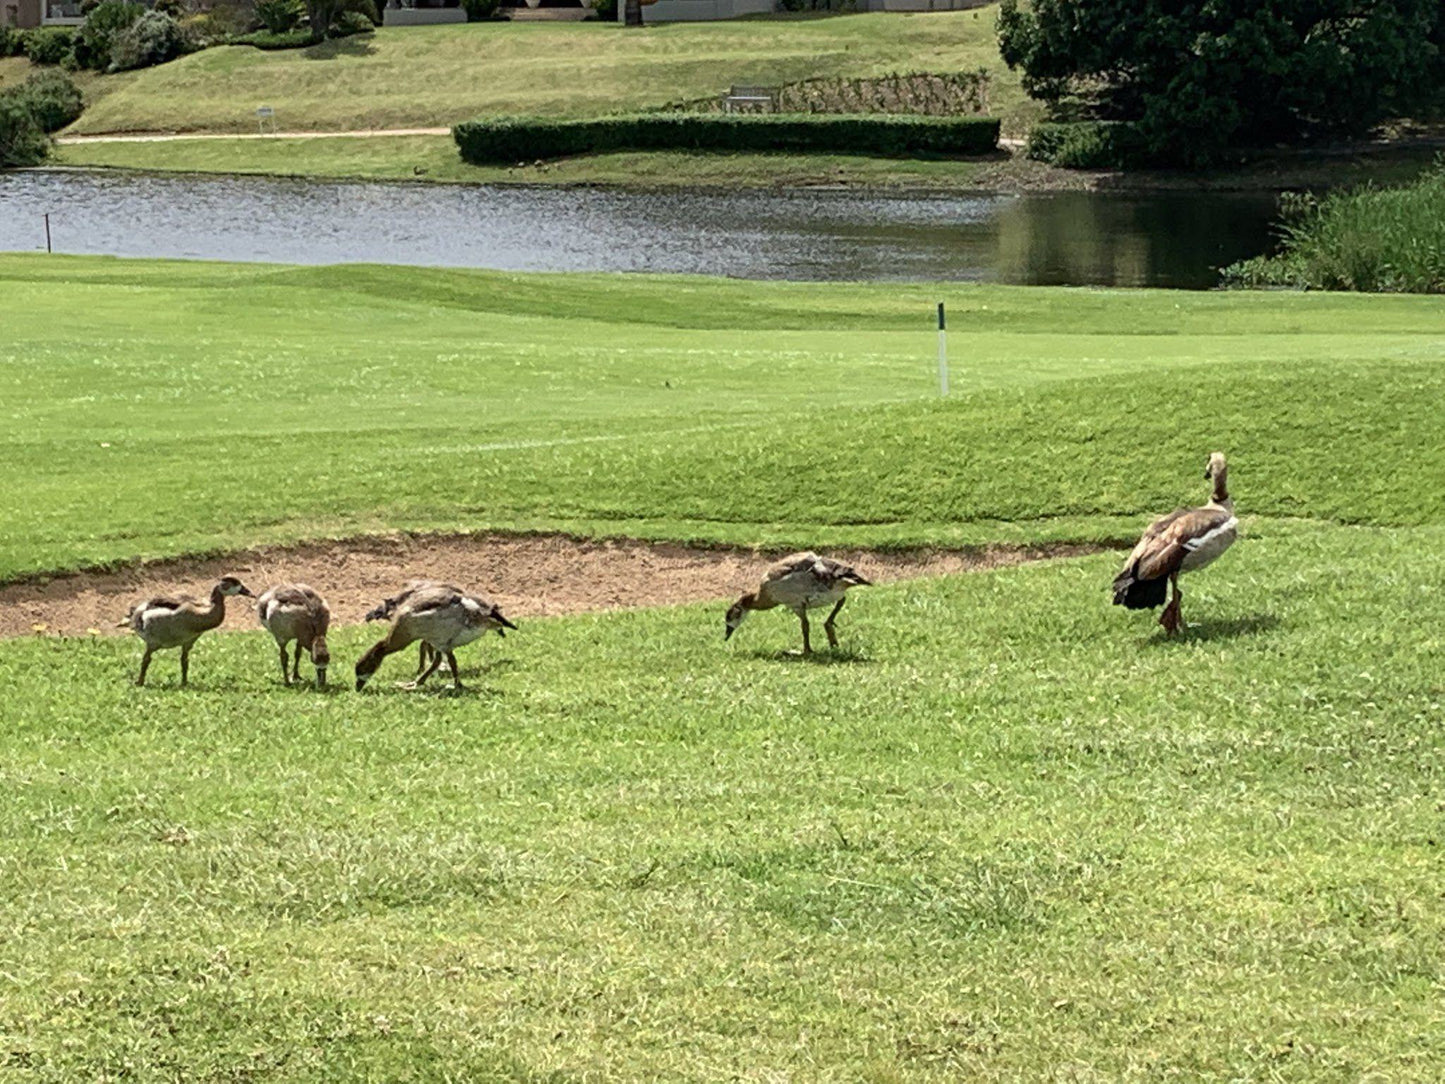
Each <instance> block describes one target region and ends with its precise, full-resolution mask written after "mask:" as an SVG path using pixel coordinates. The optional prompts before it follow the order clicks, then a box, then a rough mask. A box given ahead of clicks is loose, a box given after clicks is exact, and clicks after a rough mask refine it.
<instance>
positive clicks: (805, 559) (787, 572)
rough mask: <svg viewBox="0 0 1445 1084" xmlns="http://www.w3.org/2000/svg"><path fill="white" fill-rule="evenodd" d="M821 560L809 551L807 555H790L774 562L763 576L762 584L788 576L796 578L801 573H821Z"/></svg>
mask: <svg viewBox="0 0 1445 1084" xmlns="http://www.w3.org/2000/svg"><path fill="white" fill-rule="evenodd" d="M822 563H823V558H821V557H819V556H818V555H817V554H816V553H813V552H812V551H811V550H810V551H808V552H807V553H792V554H789V555H788V556H787V557H784V558H782V559H780V560H778V561H774V562H773V564H772V565H770V566H769V567H768V571H767V572H765V573H764V574H763V583H774V582H776V581H777V580H783V579H787V578H788V577H789V576H796V575H798V574H799V573H802V572H814V573H817V572H819V571H821V569H820V567H819V566H820V565H821V564H822Z"/></svg>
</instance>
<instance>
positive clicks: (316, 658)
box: [256, 583, 331, 689]
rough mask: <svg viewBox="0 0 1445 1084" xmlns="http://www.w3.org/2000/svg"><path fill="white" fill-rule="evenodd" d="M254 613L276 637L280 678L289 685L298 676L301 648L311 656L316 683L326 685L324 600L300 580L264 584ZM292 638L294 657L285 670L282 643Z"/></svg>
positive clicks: (326, 616)
mask: <svg viewBox="0 0 1445 1084" xmlns="http://www.w3.org/2000/svg"><path fill="white" fill-rule="evenodd" d="M256 617H257V619H258V620H259V621H260V622H261V624H262V625H263V626H265V628H266V631H268V632H269V633H270V634H271V635H272V636H274V637H275V638H276V647H277V649H278V650H279V651H280V652H281V682H282V684H284V685H290V684H291V682H293V681H299V680H301V652H302V651H303V650H304V651H306V653H307V654H309V655H310V656H311V665H312V666H314V667H315V668H316V687H317V688H318V689H324V688H326V667H327V666H328V665H329V664H330V663H331V652H330V650H329V649H328V648H327V646H326V632H327V630H328V629H329V628H330V627H331V609H330V607H328V606H327V605H326V601H325V600H324V599H323V598H322V597H321V596H320V595H318V594H317V593H316V592H315V591H314V590H312V589H311V588H310V587H308V586H306V584H304V583H283V584H278V585H277V586H275V587H271V588H268V589H267V590H266V591H264V592H263V593H262V594H261V597H260V598H259V599H257V600H256ZM292 640H295V641H296V657H295V659H294V660H293V661H292V663H291V667H290V670H289V672H288V670H287V666H286V645H287V644H289V643H290V642H291V641H292Z"/></svg>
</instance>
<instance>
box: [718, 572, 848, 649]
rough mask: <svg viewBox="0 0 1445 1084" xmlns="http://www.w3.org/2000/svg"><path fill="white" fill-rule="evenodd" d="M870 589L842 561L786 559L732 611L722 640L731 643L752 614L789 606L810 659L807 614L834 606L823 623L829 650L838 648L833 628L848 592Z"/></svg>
mask: <svg viewBox="0 0 1445 1084" xmlns="http://www.w3.org/2000/svg"><path fill="white" fill-rule="evenodd" d="M868 586H871V582H870V581H869V580H867V579H864V578H863V577H862V576H861V575H859V574H858V573H857V572H855V571H854V570H853V569H852V568H850V567H848V566H847V565H845V564H843V563H842V562H841V561H834V560H833V559H832V558H829V557H819V556H818V555H817V554H816V553H811V552H809V553H795V554H793V555H792V556H791V557H784V558H783V559H782V560H781V561H779V562H778V563H777V564H775V565H773V566H772V567H771V568H769V569H768V571H767V574H766V575H765V576H764V577H763V582H762V585H761V586H760V587H759V588H758V589H757V590H756V591H750V592H748V593H747V594H746V595H744V596H743V597H742V598H740V599H738V600H737V601H736V602H734V603H733V604H732V606H731V607H729V609H728V612H727V618H726V632H724V633H723V639H724V640H729V639H731V638H732V634H733V633H735V632H737V630H738V626H739V625H741V624H742V623H743V621H744V620H745V619H746V618H747V616H748V614H749V613H751V612H752V611H753V610H771V609H773V608H774V607H775V606H786V607H787V608H788V609H790V610H792V611H793V612H794V613H795V614H797V615H798V620H799V622H801V623H802V626H803V654H804V655H811V654H812V653H813V645H812V643H811V642H810V640H809V638H808V611H809V610H816V609H819V608H820V607H823V606H828V605H832V607H833V609H832V612H831V613H829V614H828V617H827V619H826V620H824V622H823V631H824V632H826V633H827V634H828V646H829V647H832V648H836V647H837V646H838V634H837V631H836V630H835V629H834V627H833V626H834V623H835V622H836V621H837V619H838V611H839V610H841V609H842V608H843V603H844V602H846V601H847V594H846V592H847V591H848V588H850V587H868Z"/></svg>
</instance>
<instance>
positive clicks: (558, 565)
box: [0, 533, 1108, 638]
mask: <svg viewBox="0 0 1445 1084" xmlns="http://www.w3.org/2000/svg"><path fill="white" fill-rule="evenodd" d="M1106 548H1108V547H1105V546H1100V545H1097V544H1087V543H1049V544H1041V545H1033V546H1017V545H993V546H981V547H971V548H966V549H919V550H902V551H896V552H895V551H880V550H865V549H832V550H829V551H828V554H829V555H830V556H834V557H837V558H839V559H841V560H845V561H848V562H850V563H851V564H854V565H855V566H857V568H858V570H859V571H860V572H862V573H864V575H866V576H868V577H870V578H871V579H875V580H877V581H878V582H882V583H886V582H889V581H894V580H906V579H916V578H918V577H922V576H939V575H948V574H950V573H958V572H977V571H984V570H987V569H991V568H1002V567H1006V566H1010V565H1018V564H1024V563H1026V562H1030V561H1041V560H1049V559H1053V558H1062V557H1076V556H1081V555H1084V554H1090V553H1097V552H1099V551H1101V550H1103V549H1106ZM779 552H781V551H776V550H758V549H748V548H741V547H727V546H707V545H685V544H682V543H676V542H645V541H640V540H637V539H626V538H621V539H596V540H587V539H579V538H575V537H571V536H568V535H560V534H552V535H506V534H495V533H487V534H463V535H416V536H413V535H383V536H368V537H364V538H356V539H351V540H348V541H344V542H309V543H301V544H298V545H289V546H268V547H260V548H256V549H251V550H245V551H242V552H238V553H232V554H227V555H222V556H206V557H180V558H170V559H165V560H159V561H153V562H145V563H141V564H136V565H133V566H130V567H126V568H121V569H116V570H109V571H87V572H75V573H66V574H63V575H51V576H47V577H32V578H29V579H27V580H22V581H17V582H12V583H9V584H4V585H0V638H11V637H16V636H30V635H37V634H38V635H51V636H53V635H66V636H84V635H92V636H93V635H114V634H120V633H122V632H124V631H125V630H124V629H121V628H117V627H116V625H117V622H120V621H122V620H123V619H124V617H125V615H126V613H127V611H128V610H129V609H130V606H131V605H132V604H133V603H135V602H139V601H141V600H142V599H145V598H148V597H150V596H151V595H155V594H160V593H168V594H169V593H176V592H183V593H188V594H192V595H197V596H204V595H205V594H206V593H207V592H209V590H210V588H211V585H212V584H213V583H215V581H216V580H217V579H218V578H219V577H221V576H223V575H234V576H239V577H240V578H241V580H242V581H243V582H245V583H246V584H247V586H249V587H250V588H251V590H253V591H255V592H256V593H257V594H260V593H261V592H262V591H263V590H265V589H266V588H267V587H270V586H271V585H272V584H277V583H285V582H293V583H294V582H300V583H307V584H310V585H311V586H312V587H314V588H315V589H316V590H317V591H319V592H321V594H322V596H323V597H324V598H326V600H327V602H328V603H329V604H330V606H331V610H332V614H333V621H334V623H335V624H339V625H349V624H356V623H359V622H360V621H361V620H362V617H363V615H364V614H365V612H366V611H367V610H368V609H370V608H371V607H372V606H373V605H375V604H376V602H377V601H378V600H380V599H382V598H384V597H385V596H387V595H388V594H391V593H392V592H393V591H394V590H395V589H396V588H397V587H398V586H399V585H401V584H402V583H404V582H405V581H407V580H409V579H417V578H423V577H425V578H428V579H439V580H448V581H451V582H453V583H458V584H461V585H463V586H466V587H468V588H470V589H474V590H476V591H477V592H478V593H480V594H483V595H486V596H487V597H489V598H491V599H493V600H494V601H496V602H497V603H499V604H500V605H501V607H502V609H503V610H504V611H505V612H506V613H507V614H508V615H509V616H516V617H535V616H550V615H554V614H570V613H588V612H597V611H605V610H621V609H635V608H642V607H652V606H668V605H674V604H678V603H684V602H699V601H705V600H708V599H723V598H727V597H729V596H731V595H736V594H739V593H741V592H742V591H745V590H747V589H749V587H751V586H752V585H754V584H756V582H757V579H758V577H759V575H760V574H761V572H762V570H763V569H764V568H765V567H766V566H767V564H768V563H769V562H770V561H771V560H773V559H774V558H776V556H777V555H778V553H779ZM235 609H237V610H239V611H242V612H245V609H246V608H243V607H235ZM244 623H245V624H249V621H246V622H244ZM226 624H227V625H228V626H231V627H241V626H242V624H243V622H242V619H241V618H240V616H239V615H228V617H227V621H226Z"/></svg>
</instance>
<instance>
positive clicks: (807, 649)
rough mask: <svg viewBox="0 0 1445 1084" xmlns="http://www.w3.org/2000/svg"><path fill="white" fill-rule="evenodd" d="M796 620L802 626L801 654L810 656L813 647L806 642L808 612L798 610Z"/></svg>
mask: <svg viewBox="0 0 1445 1084" xmlns="http://www.w3.org/2000/svg"><path fill="white" fill-rule="evenodd" d="M798 620H799V621H800V622H801V623H802V625H803V654H804V655H811V654H812V653H813V645H812V644H811V643H809V641H808V611H807V610H799V611H798Z"/></svg>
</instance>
